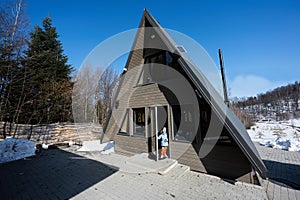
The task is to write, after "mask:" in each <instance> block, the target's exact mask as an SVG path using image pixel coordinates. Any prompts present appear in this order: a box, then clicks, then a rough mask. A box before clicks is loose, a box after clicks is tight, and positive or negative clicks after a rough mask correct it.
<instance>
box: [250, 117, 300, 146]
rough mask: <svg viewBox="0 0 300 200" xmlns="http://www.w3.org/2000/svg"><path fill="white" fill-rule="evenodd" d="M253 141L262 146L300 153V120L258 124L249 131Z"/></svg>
mask: <svg viewBox="0 0 300 200" xmlns="http://www.w3.org/2000/svg"><path fill="white" fill-rule="evenodd" d="M248 134H249V136H250V138H251V139H252V141H255V142H259V144H260V145H263V146H267V147H272V148H275V149H282V150H287V151H299V152H300V119H293V120H288V121H282V122H276V121H270V122H257V123H256V124H255V125H254V126H252V127H251V128H250V129H249V130H248Z"/></svg>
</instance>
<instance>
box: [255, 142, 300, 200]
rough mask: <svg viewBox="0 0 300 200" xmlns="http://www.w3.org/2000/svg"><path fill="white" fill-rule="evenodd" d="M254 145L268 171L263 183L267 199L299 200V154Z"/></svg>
mask: <svg viewBox="0 0 300 200" xmlns="http://www.w3.org/2000/svg"><path fill="white" fill-rule="evenodd" d="M255 145H256V148H257V150H258V152H259V153H260V156H261V158H262V159H263V162H264V163H265V165H266V167H267V169H268V172H267V177H268V180H264V181H263V186H264V187H265V188H266V190H267V195H268V198H269V199H289V200H294V199H298V200H300V152H289V151H283V150H279V149H272V148H268V147H263V146H260V145H259V144H258V143H256V144H255Z"/></svg>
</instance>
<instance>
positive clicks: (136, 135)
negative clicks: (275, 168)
mask: <svg viewBox="0 0 300 200" xmlns="http://www.w3.org/2000/svg"><path fill="white" fill-rule="evenodd" d="M166 66H167V67H166ZM162 127H166V128H167V132H168V135H169V142H170V144H169V148H168V155H169V156H170V157H171V158H173V159H176V160H178V162H179V163H182V164H185V165H188V166H190V168H191V170H195V171H199V172H204V173H208V174H212V175H217V176H219V177H222V178H225V179H230V180H239V181H243V182H248V183H255V182H256V180H255V174H256V173H254V172H255V171H256V172H258V174H259V175H260V176H261V177H262V178H266V167H265V165H264V164H263V162H262V160H261V158H260V156H259V154H258V152H257V150H256V148H255V146H254V144H253V143H252V141H251V140H250V137H249V136H248V134H247V131H246V129H245V128H244V126H243V124H242V123H241V122H240V121H239V119H238V118H237V117H236V116H235V114H234V113H233V112H232V111H231V109H230V108H228V107H227V106H226V105H225V103H224V101H223V98H222V97H221V95H220V94H219V93H218V92H216V90H215V89H214V87H213V86H212V84H210V82H209V80H208V79H207V78H206V77H205V76H204V75H203V74H202V72H201V71H200V70H199V69H198V68H197V67H196V66H195V65H194V64H193V63H192V62H191V61H190V59H189V58H188V56H187V54H186V53H185V51H184V50H183V49H182V47H180V46H178V45H177V44H176V43H175V42H174V40H173V39H172V38H171V37H170V36H169V34H168V33H167V32H166V31H165V30H164V29H163V28H162V27H161V26H160V24H159V23H158V22H157V21H156V20H155V19H154V18H153V16H152V15H151V14H150V13H149V12H148V11H147V10H146V9H145V10H144V13H143V16H142V19H141V22H140V24H139V29H138V30H137V33H136V36H135V39H134V43H133V45H132V49H131V52H130V54H129V56H128V60H127V63H126V66H125V70H124V72H123V74H122V76H121V80H120V82H119V86H118V89H117V91H116V93H115V96H114V103H113V108H112V110H111V112H110V114H109V117H108V120H107V123H106V126H105V127H104V134H103V135H102V138H101V141H102V142H107V141H111V140H113V141H115V151H116V152H118V153H121V154H126V155H133V154H139V153H149V154H156V141H155V135H156V131H157V130H160V129H161V128H162Z"/></svg>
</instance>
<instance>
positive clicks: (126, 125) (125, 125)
mask: <svg viewBox="0 0 300 200" xmlns="http://www.w3.org/2000/svg"><path fill="white" fill-rule="evenodd" d="M119 134H124V135H129V109H126V112H125V116H124V119H123V121H122V124H121V128H120V130H119Z"/></svg>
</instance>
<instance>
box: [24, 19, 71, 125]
mask: <svg viewBox="0 0 300 200" xmlns="http://www.w3.org/2000/svg"><path fill="white" fill-rule="evenodd" d="M30 38H31V42H30V43H29V44H28V50H27V51H26V56H27V58H26V59H25V60H24V67H25V68H26V69H27V74H28V76H27V80H26V88H27V91H28V92H29V93H30V97H28V100H27V101H26V102H28V105H27V108H28V109H26V113H24V115H25V116H27V117H26V118H27V119H29V123H51V122H57V121H62V120H66V119H65V118H64V117H63V118H62V116H66V114H65V113H64V112H68V113H70V109H71V100H70V98H69V97H66V96H64V95H65V94H66V92H64V91H60V92H57V91H56V89H55V88H56V87H53V85H57V84H61V85H68V84H66V83H69V84H70V75H71V72H72V67H71V66H70V65H69V64H67V62H68V57H67V56H66V55H64V54H63V47H62V44H61V42H60V41H59V40H58V33H57V31H56V28H55V27H53V26H52V20H51V18H49V17H46V18H45V19H44V20H43V22H42V27H39V26H36V27H35V29H34V31H33V32H32V33H30ZM70 88H71V87H66V88H65V89H66V90H70ZM68 94H69V93H68ZM69 95H71V94H69ZM58 99H59V100H58ZM62 104H64V105H62ZM65 104H67V106H66V105H65ZM66 107H68V109H69V110H68V109H67V110H66V109H65V108H66ZM63 108H64V109H63ZM54 111H55V112H54Z"/></svg>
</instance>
